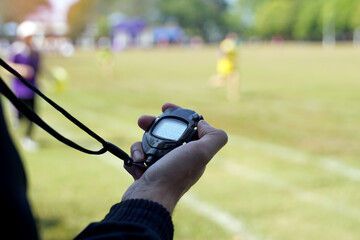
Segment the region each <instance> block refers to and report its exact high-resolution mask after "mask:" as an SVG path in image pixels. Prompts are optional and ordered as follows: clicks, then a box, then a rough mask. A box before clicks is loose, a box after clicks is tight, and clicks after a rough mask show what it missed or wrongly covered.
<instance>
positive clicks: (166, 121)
mask: <svg viewBox="0 0 360 240" xmlns="http://www.w3.org/2000/svg"><path fill="white" fill-rule="evenodd" d="M186 128H187V124H186V123H185V122H183V121H180V120H178V119H174V118H163V119H161V121H159V122H158V123H157V124H156V126H155V128H154V129H153V130H152V134H153V135H154V136H156V137H160V138H164V139H169V140H173V141H178V140H179V138H180V137H181V136H182V135H183V133H184V132H185V130H186Z"/></svg>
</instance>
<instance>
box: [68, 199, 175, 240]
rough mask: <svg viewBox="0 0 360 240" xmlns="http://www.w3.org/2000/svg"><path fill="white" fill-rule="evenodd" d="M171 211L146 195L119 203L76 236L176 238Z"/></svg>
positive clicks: (94, 237) (93, 237) (86, 237)
mask: <svg viewBox="0 0 360 240" xmlns="http://www.w3.org/2000/svg"><path fill="white" fill-rule="evenodd" d="M173 234H174V227H173V223H172V220H171V216H170V213H169V212H168V211H167V210H166V209H165V208H164V207H163V206H161V205H160V204H158V203H155V202H151V201H148V200H143V199H134V200H127V201H124V202H121V203H118V204H115V205H114V206H112V208H111V209H110V212H109V213H108V214H107V215H106V217H105V218H104V220H102V221H101V222H97V223H91V224H90V225H89V226H88V227H87V228H85V229H84V230H83V231H82V232H81V233H80V234H79V235H78V236H77V237H76V238H75V239H94V240H95V239H161V240H168V239H172V238H173Z"/></svg>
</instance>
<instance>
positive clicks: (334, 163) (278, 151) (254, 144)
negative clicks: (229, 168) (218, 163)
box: [229, 135, 360, 182]
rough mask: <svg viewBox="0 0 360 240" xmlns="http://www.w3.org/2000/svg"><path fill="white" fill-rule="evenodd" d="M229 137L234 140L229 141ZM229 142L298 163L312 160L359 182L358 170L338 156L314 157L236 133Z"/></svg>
mask: <svg viewBox="0 0 360 240" xmlns="http://www.w3.org/2000/svg"><path fill="white" fill-rule="evenodd" d="M231 139H233V140H235V141H231ZM229 144H235V145H236V146H239V145H241V147H244V148H247V149H254V150H257V151H262V152H264V153H266V154H268V155H271V156H275V157H279V158H283V159H288V160H290V161H292V162H294V163H299V164H307V163H309V162H310V160H314V161H311V162H312V163H315V164H316V165H317V166H318V167H320V168H322V169H324V170H326V171H329V172H332V173H335V174H338V175H341V176H343V177H346V178H348V179H351V180H355V181H359V182H360V170H359V169H357V168H355V167H352V166H350V165H348V164H346V163H343V162H342V161H341V159H338V158H334V157H314V156H312V155H311V154H307V153H305V152H302V151H298V150H295V149H292V148H288V147H283V146H280V145H276V144H272V143H267V142H261V141H255V140H251V139H249V138H245V137H240V136H237V135H230V136H229Z"/></svg>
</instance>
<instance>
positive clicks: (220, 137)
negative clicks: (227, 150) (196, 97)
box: [196, 120, 228, 158]
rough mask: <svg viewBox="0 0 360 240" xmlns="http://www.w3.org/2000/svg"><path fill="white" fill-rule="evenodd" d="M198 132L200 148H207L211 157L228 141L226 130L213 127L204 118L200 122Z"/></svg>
mask: <svg viewBox="0 0 360 240" xmlns="http://www.w3.org/2000/svg"><path fill="white" fill-rule="evenodd" d="M198 133H199V140H198V141H196V142H197V143H198V144H199V145H200V146H199V147H200V148H205V149H206V151H207V152H208V154H209V155H208V157H209V158H212V157H213V156H214V155H215V154H216V153H217V152H218V151H219V150H220V149H221V148H222V147H223V146H224V145H225V144H226V143H227V141H228V136H227V134H226V132H225V131H223V130H220V129H216V128H214V127H212V126H211V125H210V124H208V123H207V122H206V121H204V120H201V121H200V122H199V124H198Z"/></svg>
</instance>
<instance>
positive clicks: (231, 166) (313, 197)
mask: <svg viewBox="0 0 360 240" xmlns="http://www.w3.org/2000/svg"><path fill="white" fill-rule="evenodd" d="M223 166H224V169H225V170H226V171H227V172H228V173H230V174H232V175H235V176H241V177H244V178H246V179H247V180H251V181H254V182H258V183H261V184H264V185H267V186H270V187H273V188H277V189H281V190H286V191H287V192H289V193H290V194H292V195H293V196H295V197H296V198H298V199H300V200H302V201H304V202H307V203H311V204H315V205H318V206H320V207H322V208H323V209H325V210H327V211H332V212H336V213H338V214H340V215H344V216H347V217H350V218H352V219H354V220H357V221H360V211H359V209H356V208H352V207H349V206H348V205H345V204H342V203H339V202H336V201H334V200H332V199H329V198H327V197H324V196H321V195H319V194H316V193H314V192H311V191H307V190H304V189H301V188H299V187H296V186H293V185H291V184H289V183H288V182H286V181H283V180H281V179H279V178H276V177H274V176H271V175H268V174H265V173H261V172H259V171H256V170H254V169H251V168H248V167H245V166H243V165H240V164H237V163H234V162H233V161H230V160H229V161H226V162H225V161H224V164H223Z"/></svg>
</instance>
